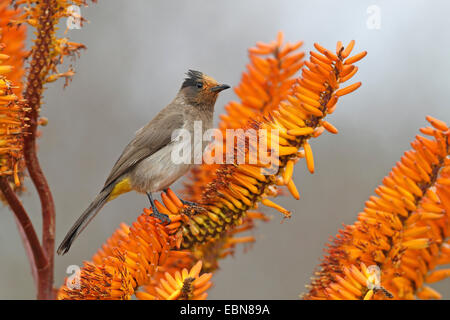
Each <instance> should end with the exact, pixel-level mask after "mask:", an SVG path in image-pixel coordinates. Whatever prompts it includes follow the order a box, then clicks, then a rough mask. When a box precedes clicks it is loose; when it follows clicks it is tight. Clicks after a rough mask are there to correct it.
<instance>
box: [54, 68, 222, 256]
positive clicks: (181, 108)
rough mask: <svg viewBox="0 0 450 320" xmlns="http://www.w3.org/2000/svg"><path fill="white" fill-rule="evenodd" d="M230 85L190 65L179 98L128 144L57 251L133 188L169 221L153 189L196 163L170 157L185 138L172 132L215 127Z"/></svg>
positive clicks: (62, 250) (63, 249) (61, 251)
mask: <svg viewBox="0 0 450 320" xmlns="http://www.w3.org/2000/svg"><path fill="white" fill-rule="evenodd" d="M229 87H230V86H228V85H226V84H218V83H217V81H216V80H214V79H212V78H210V77H208V76H206V75H204V74H203V73H201V72H199V71H194V70H189V71H188V73H187V78H186V79H185V80H184V82H183V84H182V86H181V89H180V91H179V92H178V94H177V95H176V97H175V99H174V100H173V101H172V102H171V103H170V104H169V105H167V106H166V107H165V108H164V109H162V110H161V111H160V112H159V113H158V114H157V115H156V117H155V118H153V119H152V120H151V121H150V122H149V123H148V124H147V125H146V126H144V127H143V128H141V129H140V130H138V131H137V132H136V134H135V137H134V139H133V140H132V141H131V142H130V143H129V144H128V145H127V146H126V147H125V149H124V151H123V152H122V155H121V156H120V157H119V159H118V160H117V162H116V164H115V165H114V167H113V168H112V170H111V173H110V174H109V176H108V178H107V179H106V182H105V185H104V186H103V188H102V190H101V191H100V193H99V194H98V195H97V197H96V198H95V199H94V201H92V203H91V204H90V205H89V207H88V208H87V209H86V210H85V211H84V212H83V214H82V215H81V217H80V218H78V220H77V221H76V222H75V224H74V225H73V226H72V228H71V229H70V230H69V232H68V233H67V235H66V237H65V238H64V240H63V242H62V243H61V244H60V246H59V247H58V254H65V253H66V252H67V251H68V250H69V249H70V246H71V245H72V243H73V241H74V240H75V239H76V238H77V237H78V235H79V234H80V233H81V232H82V231H83V230H84V228H86V226H87V225H88V224H89V222H90V221H91V220H92V219H93V218H94V217H95V215H96V214H97V213H98V212H99V211H100V209H102V207H103V206H104V205H105V204H106V203H107V202H108V201H110V200H113V199H114V198H116V197H117V196H119V195H120V194H122V193H126V192H129V191H131V190H135V191H137V192H140V193H146V194H147V196H148V198H149V200H150V204H151V206H152V209H153V214H154V216H156V217H158V218H159V219H161V220H162V221H167V222H168V221H169V218H168V216H167V215H165V214H162V213H159V212H158V210H157V209H156V207H155V204H154V203H153V198H152V192H158V191H162V190H166V189H167V188H168V187H169V186H170V185H171V184H172V183H174V182H175V181H176V180H178V178H180V177H181V176H183V175H184V174H185V173H186V172H187V171H188V170H189V168H190V167H191V166H192V165H193V164H194V162H193V161H184V162H182V163H178V162H179V161H173V160H172V151H173V150H174V148H179V147H180V145H177V144H179V143H183V141H182V140H181V139H179V140H178V139H177V140H175V139H172V133H173V131H174V130H177V129H186V130H188V131H189V132H190V134H191V136H192V137H193V132H194V122H195V121H201V122H202V131H203V132H205V131H206V130H208V129H210V128H212V123H213V114H214V104H215V103H216V100H217V96H218V94H219V92H220V91H222V90H225V89H228V88H229ZM203 132H202V136H203ZM190 147H191V155H194V152H193V149H194V146H193V145H192V144H191V146H190ZM185 162H186V163H185ZM177 163H178V164H177Z"/></svg>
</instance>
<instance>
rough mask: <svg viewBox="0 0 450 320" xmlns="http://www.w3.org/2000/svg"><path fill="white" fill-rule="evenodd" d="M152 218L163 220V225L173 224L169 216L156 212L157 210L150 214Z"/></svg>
mask: <svg viewBox="0 0 450 320" xmlns="http://www.w3.org/2000/svg"><path fill="white" fill-rule="evenodd" d="M150 216H152V217H154V218H156V219H159V220H161V222H162V223H167V224H170V222H171V221H170V218H169V216H168V215H167V214H165V213H161V212H159V211H158V210H156V211H155V209H153V212H152V214H150Z"/></svg>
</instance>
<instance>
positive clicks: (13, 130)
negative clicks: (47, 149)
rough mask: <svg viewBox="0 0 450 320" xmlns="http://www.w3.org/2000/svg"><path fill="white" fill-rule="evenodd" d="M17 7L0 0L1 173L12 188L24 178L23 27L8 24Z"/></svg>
mask: <svg viewBox="0 0 450 320" xmlns="http://www.w3.org/2000/svg"><path fill="white" fill-rule="evenodd" d="M19 12H20V11H19V10H11V9H9V8H8V3H5V2H4V3H1V4H0V176H8V177H10V178H11V180H10V182H11V185H12V187H13V189H15V190H20V187H21V185H22V183H21V182H22V179H23V174H22V172H23V168H24V163H23V129H24V127H25V120H26V119H25V115H24V103H23V101H21V100H20V97H21V94H20V91H21V88H22V76H23V73H24V68H23V59H24V57H25V51H24V49H23V48H24V39H25V31H26V30H25V28H24V27H20V28H15V27H10V26H8V23H9V22H10V21H11V20H12V19H14V18H15V17H16V16H17V15H18V14H19Z"/></svg>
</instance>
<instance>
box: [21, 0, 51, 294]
mask: <svg viewBox="0 0 450 320" xmlns="http://www.w3.org/2000/svg"><path fill="white" fill-rule="evenodd" d="M54 7H55V4H54V1H53V0H46V1H44V4H43V6H42V12H41V15H40V18H39V24H38V25H39V27H38V30H37V32H38V37H37V39H36V47H35V49H34V50H33V53H32V60H31V62H30V66H31V68H30V71H29V74H28V78H27V87H26V90H25V92H24V98H25V99H26V100H27V102H28V107H29V111H27V113H26V115H25V116H26V117H28V118H29V119H30V121H29V125H30V126H29V127H28V130H27V135H26V137H25V146H24V147H25V151H24V155H25V161H26V165H27V168H28V172H29V174H30V177H31V179H32V181H33V183H34V185H35V187H36V190H37V192H38V194H39V198H40V201H41V206H42V246H43V249H44V252H45V254H46V256H47V260H48V267H49V268H48V272H47V274H46V275H45V276H46V285H45V286H44V287H39V288H38V298H39V299H51V298H53V265H54V247H55V206H54V202H53V197H52V194H51V192H50V188H49V186H48V183H47V180H46V178H45V176H44V173H43V172H42V169H41V167H40V165H39V160H38V157H37V150H36V130H37V123H38V116H39V109H40V105H41V94H42V88H43V83H42V79H43V78H44V76H45V74H46V73H47V71H48V64H49V46H50V44H51V35H52V34H53V29H54V25H53V23H52V15H53V10H54Z"/></svg>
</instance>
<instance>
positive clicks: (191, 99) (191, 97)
mask: <svg viewBox="0 0 450 320" xmlns="http://www.w3.org/2000/svg"><path fill="white" fill-rule="evenodd" d="M186 75H187V77H186V79H184V82H183V84H182V85H181V89H180V93H181V94H183V96H184V98H185V99H186V100H187V102H188V103H189V104H193V105H198V106H203V107H212V106H214V104H215V102H216V99H217V96H218V95H219V92H220V91H223V90H225V89H228V88H229V87H230V86H229V85H227V84H219V83H218V82H217V81H216V80H214V79H213V78H211V77H208V76H207V75H205V74H203V73H202V72H200V71H195V70H189V71H188V72H187V74H186Z"/></svg>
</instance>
